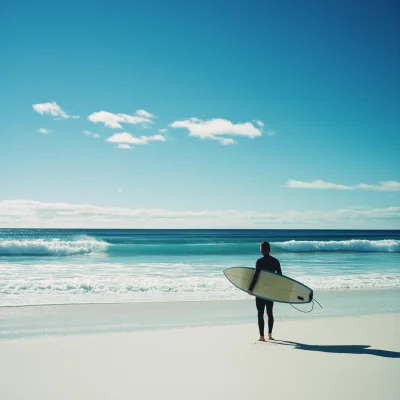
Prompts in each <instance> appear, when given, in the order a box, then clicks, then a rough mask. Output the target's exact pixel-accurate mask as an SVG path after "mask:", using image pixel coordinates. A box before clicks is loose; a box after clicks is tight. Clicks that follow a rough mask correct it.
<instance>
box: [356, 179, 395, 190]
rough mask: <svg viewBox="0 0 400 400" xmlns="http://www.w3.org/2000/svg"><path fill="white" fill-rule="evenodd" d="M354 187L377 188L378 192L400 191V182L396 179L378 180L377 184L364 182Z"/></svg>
mask: <svg viewBox="0 0 400 400" xmlns="http://www.w3.org/2000/svg"><path fill="white" fill-rule="evenodd" d="M356 187H357V188H359V189H366V190H377V191H379V192H398V191H400V182H396V181H387V182H379V185H368V184H365V183H360V184H359V185H357V186H356Z"/></svg>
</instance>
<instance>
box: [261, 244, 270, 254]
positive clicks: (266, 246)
mask: <svg viewBox="0 0 400 400" xmlns="http://www.w3.org/2000/svg"><path fill="white" fill-rule="evenodd" d="M260 251H261V253H263V254H269V252H270V251H271V247H270V245H269V243H268V242H261V245H260Z"/></svg>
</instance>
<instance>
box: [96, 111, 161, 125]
mask: <svg viewBox="0 0 400 400" xmlns="http://www.w3.org/2000/svg"><path fill="white" fill-rule="evenodd" d="M153 117H154V115H153V114H150V113H149V112H147V111H145V110H137V111H136V113H135V114H133V115H128V114H113V113H110V112H108V111H98V112H94V113H93V114H90V115H89V116H88V120H89V121H91V122H94V123H102V124H104V126H107V127H109V128H115V129H123V127H122V125H121V124H122V123H125V124H132V125H138V124H141V125H144V126H147V124H152V123H153V121H152V120H151V118H153Z"/></svg>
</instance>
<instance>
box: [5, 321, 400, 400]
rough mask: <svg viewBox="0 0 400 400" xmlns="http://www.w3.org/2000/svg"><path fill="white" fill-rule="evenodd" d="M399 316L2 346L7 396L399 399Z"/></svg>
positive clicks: (49, 339) (39, 340)
mask: <svg viewBox="0 0 400 400" xmlns="http://www.w3.org/2000/svg"><path fill="white" fill-rule="evenodd" d="M399 334H400V314H398V313H397V314H386V315H371V316H358V317H355V316H352V317H334V318H319V319H308V318H306V319H302V320H289V321H279V322H277V323H276V326H275V329H274V336H275V338H276V339H277V340H276V341H274V342H268V343H258V342H257V340H256V339H257V325H256V323H254V324H241V325H223V326H213V327H199V328H179V329H166V330H155V331H151V332H133V333H113V334H104V335H78V336H63V337H45V338H37V339H18V340H5V341H1V342H0V374H1V377H2V379H1V383H0V398H2V399H4V400H9V399H28V398H30V399H132V398H140V397H144V398H146V399H159V398H166V399H187V398H190V399H205V398H207V399H241V398H251V397H253V396H256V397H257V398H260V396H262V397H267V396H268V397H269V398H275V399H289V398H293V396H295V398H296V399H310V398H320V399H337V398H341V399H378V398H379V399H385V400H386V399H397V398H398V397H399V395H400V382H399V380H398V377H399V375H398V373H399V368H400V344H399V341H398V337H399Z"/></svg>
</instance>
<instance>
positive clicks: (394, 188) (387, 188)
mask: <svg viewBox="0 0 400 400" xmlns="http://www.w3.org/2000/svg"><path fill="white" fill-rule="evenodd" d="M286 186H287V187H289V188H295V189H339V190H355V189H363V190H376V191H378V192H398V191H400V182H396V181H387V182H384V181H381V182H379V185H371V184H365V183H360V184H357V185H352V186H348V185H341V184H337V183H331V182H325V181H323V180H320V179H319V180H315V181H312V182H303V181H296V180H294V179H289V180H288V181H287V182H286Z"/></svg>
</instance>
